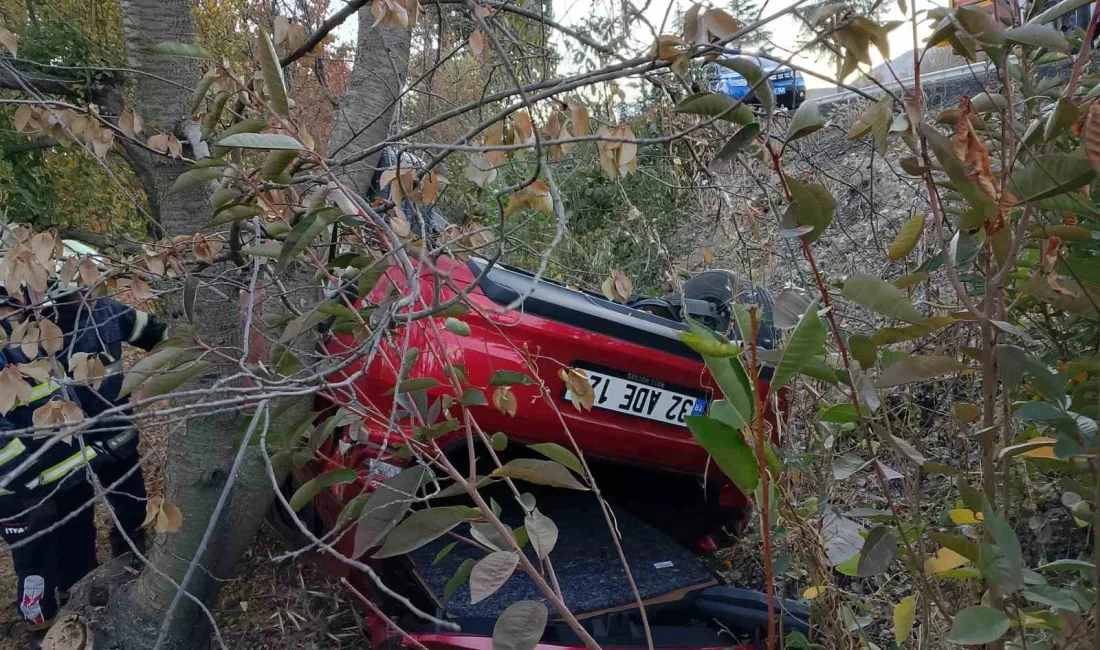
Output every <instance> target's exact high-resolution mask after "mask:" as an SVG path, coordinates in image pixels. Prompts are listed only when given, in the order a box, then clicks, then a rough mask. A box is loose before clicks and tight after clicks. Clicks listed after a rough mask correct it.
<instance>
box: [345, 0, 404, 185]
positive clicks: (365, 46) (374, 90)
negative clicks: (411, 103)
mask: <svg viewBox="0 0 1100 650" xmlns="http://www.w3.org/2000/svg"><path fill="white" fill-rule="evenodd" d="M373 21H374V16H373V15H372V14H371V12H369V11H366V10H360V11H359V40H358V42H357V43H356V48H355V68H354V69H353V70H352V72H351V83H349V84H348V89H347V93H346V94H345V95H344V98H343V99H342V100H341V101H340V108H339V109H338V110H337V112H336V116H335V118H334V119H333V125H332V134H331V135H330V136H329V141H328V147H327V148H326V150H325V154H326V155H327V156H329V157H330V158H338V157H343V156H347V155H349V154H353V153H355V152H357V151H362V150H363V149H366V148H367V147H370V146H372V145H375V144H377V143H379V142H381V141H382V140H385V139H386V136H387V135H389V129H390V122H391V120H392V119H393V115H394V110H395V108H396V101H395V100H397V98H399V97H400V96H401V90H402V88H403V86H404V85H405V76H406V75H407V74H408V72H409V39H410V30H408V29H382V28H380V27H375V28H374V29H371V23H372V22H373ZM377 164H378V155H377V154H376V155H374V156H371V157H369V158H367V159H365V160H361V161H359V162H357V163H355V164H354V165H350V166H349V168H348V169H344V170H338V172H339V175H340V177H341V179H342V180H343V181H345V182H347V183H349V184H350V186H351V187H352V188H353V189H355V190H356V191H357V192H359V193H360V194H364V195H365V194H366V192H367V190H368V189H369V188H370V181H371V178H372V177H373V176H374V172H375V171H376V165H377Z"/></svg>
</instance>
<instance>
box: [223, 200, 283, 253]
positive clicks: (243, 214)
mask: <svg viewBox="0 0 1100 650" xmlns="http://www.w3.org/2000/svg"><path fill="white" fill-rule="evenodd" d="M262 213H263V210H261V209H260V207H259V206H257V205H234V206H230V207H227V208H225V209H224V210H218V212H217V216H215V217H214V218H213V219H211V220H210V225H211V226H220V225H222V224H226V223H230V222H232V221H240V220H241V219H248V218H250V217H254V216H256V215H258V214H262ZM280 247H281V244H280ZM246 248H259V247H257V246H248V247H246ZM271 257H278V255H277V254H276V255H272V256H271Z"/></svg>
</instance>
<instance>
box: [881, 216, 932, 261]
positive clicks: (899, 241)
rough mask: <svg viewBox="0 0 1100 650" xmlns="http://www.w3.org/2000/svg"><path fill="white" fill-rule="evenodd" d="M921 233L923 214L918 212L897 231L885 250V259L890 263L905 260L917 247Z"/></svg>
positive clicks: (922, 231)
mask: <svg viewBox="0 0 1100 650" xmlns="http://www.w3.org/2000/svg"><path fill="white" fill-rule="evenodd" d="M923 233H924V214H923V213H920V212H918V213H917V214H914V215H913V216H912V217H910V218H909V220H908V221H906V222H905V224H904V225H902V227H901V230H899V231H898V236H897V237H896V238H894V241H892V242H891V243H890V247H889V248H888V249H886V257H888V258H889V259H890V261H892V262H896V261H898V260H900V259H903V258H905V256H906V255H908V254H909V253H911V252H913V249H914V248H916V247H917V242H919V241H920V236H921V234H923Z"/></svg>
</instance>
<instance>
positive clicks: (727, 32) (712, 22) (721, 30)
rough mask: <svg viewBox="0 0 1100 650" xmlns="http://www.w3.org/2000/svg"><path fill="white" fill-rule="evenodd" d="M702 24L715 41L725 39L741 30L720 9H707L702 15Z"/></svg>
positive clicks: (732, 18) (735, 22) (734, 21)
mask: <svg viewBox="0 0 1100 650" xmlns="http://www.w3.org/2000/svg"><path fill="white" fill-rule="evenodd" d="M703 24H704V25H705V26H706V28H707V31H708V32H710V35H711V37H712V38H713V39H716V40H722V39H727V38H729V37H731V36H733V35H734V34H736V33H737V32H738V30H740V29H741V25H740V24H739V23H738V22H737V20H735V19H734V17H733V16H731V15H729V14H728V13H726V12H725V11H722V10H721V9H708V10H707V11H706V12H705V13H704V14H703Z"/></svg>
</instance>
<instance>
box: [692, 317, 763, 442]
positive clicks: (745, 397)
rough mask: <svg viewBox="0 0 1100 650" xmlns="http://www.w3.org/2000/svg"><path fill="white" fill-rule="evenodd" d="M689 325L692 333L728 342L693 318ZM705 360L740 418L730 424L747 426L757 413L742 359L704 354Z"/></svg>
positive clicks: (737, 426)
mask: <svg viewBox="0 0 1100 650" xmlns="http://www.w3.org/2000/svg"><path fill="white" fill-rule="evenodd" d="M687 326H688V329H689V330H690V331H691V333H692V334H695V335H696V336H698V337H700V338H703V339H710V340H711V341H717V342H719V343H724V342H726V341H725V339H724V338H723V337H721V336H719V335H718V334H717V333H715V332H714V331H712V330H710V329H708V328H706V327H704V326H702V325H700V324H699V323H697V322H695V321H693V320H690V319H688V321H687ZM703 362H704V363H706V365H707V369H708V370H710V374H711V376H712V377H714V381H715V382H716V383H717V384H718V387H719V388H721V389H722V394H723V396H724V397H725V398H726V400H727V401H728V402H729V403H730V406H731V407H732V410H733V412H734V413H736V415H737V417H738V418H739V420H738V421H736V422H731V423H729V424H730V426H733V427H736V428H739V429H740V428H743V427H747V426H748V425H749V424H750V423H751V422H752V421H753V418H754V417H755V415H756V401H755V397H754V396H753V394H752V384H751V383H750V382H749V376H748V373H746V372H745V368H744V366H742V365H741V361H740V359H737V358H720V357H712V356H708V355H705V354H704V355H703Z"/></svg>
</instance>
